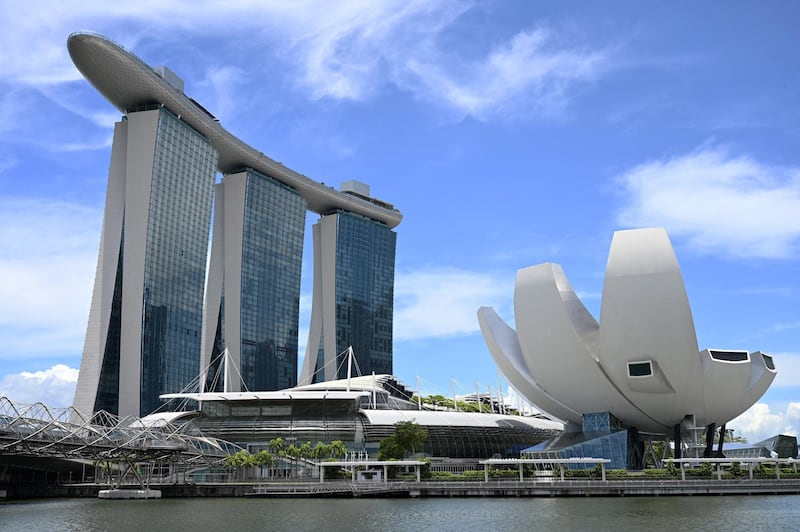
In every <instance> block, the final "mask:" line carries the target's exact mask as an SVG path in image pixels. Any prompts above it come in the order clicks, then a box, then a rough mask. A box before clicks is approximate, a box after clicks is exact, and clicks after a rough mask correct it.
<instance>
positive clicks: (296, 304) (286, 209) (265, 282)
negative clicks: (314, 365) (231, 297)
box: [240, 170, 306, 390]
mask: <svg viewBox="0 0 800 532" xmlns="http://www.w3.org/2000/svg"><path fill="white" fill-rule="evenodd" d="M305 220H306V201H305V200H304V199H303V197H302V196H300V194H299V193H298V192H297V191H295V190H293V189H291V188H289V187H287V186H285V185H283V184H281V183H279V182H278V181H275V180H273V179H270V178H268V177H266V176H264V175H262V174H260V173H258V172H256V171H254V170H248V171H247V189H246V193H245V207H244V227H243V235H242V262H241V264H242V286H241V297H242V299H241V301H242V303H241V338H242V343H241V351H240V353H241V373H242V378H243V380H244V383H245V385H246V386H247V388H248V389H250V390H280V389H284V388H290V387H292V386H295V385H296V384H297V337H298V328H299V325H298V322H299V314H300V276H301V273H302V259H303V236H304V229H305Z"/></svg>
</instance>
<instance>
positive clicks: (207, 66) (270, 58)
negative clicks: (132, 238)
mask: <svg viewBox="0 0 800 532" xmlns="http://www.w3.org/2000/svg"><path fill="white" fill-rule="evenodd" d="M120 4H121V3H120ZM224 6H225V7H224V8H222V7H220V6H219V5H218V4H216V3H213V2H202V1H193V2H189V1H173V2H166V1H164V2H162V1H156V0H141V1H139V2H136V3H131V4H130V5H127V6H125V5H119V6H109V5H106V3H105V2H94V3H93V2H60V3H53V2H42V1H38V0H32V1H27V2H25V3H18V2H13V3H12V2H11V1H10V0H0V7H2V8H3V9H2V12H3V13H4V16H3V18H2V20H1V21H0V29H1V30H2V31H0V74H1V75H0V191H2V192H0V252H1V253H0V300H1V301H2V304H0V343H1V344H2V345H3V350H2V354H0V359H2V367H3V370H2V371H1V372H0V394H6V395H9V396H10V397H11V398H12V399H15V400H18V401H22V402H32V401H35V400H44V401H46V402H48V403H50V404H52V405H56V406H58V405H65V404H69V403H70V402H71V396H72V390H73V389H74V382H75V378H76V373H77V370H76V368H77V367H78V366H79V363H80V353H81V350H82V345H83V335H84V333H85V327H86V320H87V316H88V307H89V301H90V298H91V286H92V280H93V278H94V270H95V267H96V257H97V248H98V243H99V237H100V221H101V216H102V208H103V201H104V195H105V187H106V177H107V170H108V164H109V159H110V144H111V135H112V126H113V123H114V122H115V121H116V120H118V119H119V113H118V112H117V111H116V110H115V109H114V108H113V107H112V106H111V105H110V104H109V103H107V102H106V101H105V100H104V99H103V98H102V97H101V96H100V95H99V94H98V93H97V92H96V91H95V90H94V89H93V88H92V87H91V86H90V85H89V84H88V82H86V81H85V80H84V79H83V78H82V77H81V76H80V74H79V73H78V72H77V71H76V69H75V68H74V67H73V65H72V62H71V61H70V59H69V56H68V54H67V51H66V39H67V36H68V35H69V34H70V33H71V32H73V31H78V30H92V31H96V32H99V33H102V34H104V35H106V36H108V37H110V38H111V39H113V40H115V41H116V42H118V43H120V44H121V45H123V46H124V47H125V48H127V49H128V50H130V51H132V52H133V53H135V54H136V55H138V56H139V57H141V58H142V59H143V60H144V61H145V62H147V63H149V64H151V65H161V64H166V65H168V66H169V67H170V68H171V69H172V70H174V71H175V72H176V73H177V74H178V75H180V76H181V77H182V78H183V79H184V80H185V83H186V92H187V94H189V95H190V96H192V97H194V98H195V99H197V100H198V101H200V102H201V103H202V104H203V105H204V106H205V107H206V108H208V109H209V110H210V111H211V112H213V113H214V114H215V115H216V116H217V117H218V118H220V120H221V122H222V124H223V125H224V126H225V127H226V128H227V129H228V130H229V131H231V132H232V133H234V134H235V135H237V136H239V137H240V138H242V139H243V140H245V141H246V142H248V143H249V144H251V145H252V146H254V147H257V148H258V149H259V150H262V151H264V152H265V153H267V154H268V155H270V156H271V157H272V158H274V159H276V160H278V161H282V162H283V163H284V164H286V165H288V166H290V167H292V168H294V169H296V170H298V171H300V172H303V173H304V174H306V175H308V176H311V177H312V178H314V179H317V180H319V181H323V182H325V183H327V184H331V185H338V184H339V183H340V182H342V181H345V180H349V179H357V180H361V181H364V182H367V183H368V184H369V185H370V186H371V189H372V193H373V195H374V196H376V197H378V198H381V199H384V200H386V201H389V202H391V203H393V204H395V205H396V206H397V207H398V208H399V209H400V210H401V211H402V212H403V214H404V216H405V219H404V221H403V223H402V224H401V225H400V226H399V227H398V228H397V232H398V248H397V277H396V294H395V295H396V297H395V318H396V324H395V347H394V352H395V355H394V356H395V373H396V374H397V375H398V376H399V377H400V378H401V379H402V380H404V381H405V382H406V383H407V384H409V385H411V386H414V385H415V384H416V378H417V376H418V375H419V376H420V377H421V379H422V386H423V392H426V393H427V392H429V393H444V394H449V392H450V389H451V382H452V379H454V381H455V383H456V384H455V387H456V392H457V393H469V392H470V391H472V390H474V388H475V383H476V382H479V383H480V386H481V387H482V388H484V389H485V387H486V386H487V385H490V384H491V385H493V386H495V387H496V384H497V377H496V370H495V367H494V364H493V362H492V360H491V357H490V355H489V353H488V351H487V349H486V347H485V345H484V343H483V340H482V338H481V335H480V332H479V330H478V324H477V319H476V317H475V313H476V310H477V308H478V307H479V306H482V305H493V306H494V307H495V308H496V309H497V310H498V312H499V313H500V314H501V315H502V316H503V317H505V318H506V319H507V320H508V321H509V322H510V323H513V310H512V305H513V301H512V298H513V288H514V276H515V273H516V270H517V269H519V268H522V267H526V266H529V265H533V264H538V263H541V262H557V263H560V264H561V265H562V266H563V268H564V271H565V272H566V274H567V276H568V277H569V279H570V281H571V283H572V285H573V286H574V287H575V289H576V290H577V291H578V292H579V294H580V295H581V297H582V299H583V301H584V303H585V304H586V305H587V307H588V308H589V309H590V310H591V311H592V312H593V314H594V315H595V316H596V317H597V316H599V308H600V293H601V291H602V283H603V272H604V269H605V261H606V257H607V253H608V247H609V244H610V242H611V236H612V233H613V231H614V230H617V229H624V228H632V227H648V226H664V227H666V228H667V230H668V231H669V233H670V235H671V237H672V241H673V244H674V247H675V250H676V253H677V256H678V260H679V262H680V264H681V267H682V270H683V274H684V279H685V282H686V288H687V291H688V294H689V300H690V302H691V304H692V310H693V314H694V318H695V325H696V328H697V333H698V340H699V343H700V346H701V348H703V347H716V348H741V349H749V350H756V349H761V350H763V351H765V352H767V353H770V354H772V355H774V357H775V361H776V364H777V366H778V369H779V376H778V377H777V379H776V381H775V383H774V384H773V385H772V387H771V389H770V390H769V391H768V392H767V394H766V395H765V396H764V397H763V398H762V400H761V401H760V402H759V403H758V404H757V405H756V406H754V407H753V408H752V409H751V410H750V411H748V413H746V414H745V415H744V416H742V417H741V418H740V419H738V420H737V421H735V422H734V423H732V426H733V427H734V428H735V429H736V430H737V431H739V432H740V433H741V434H743V435H744V436H746V437H748V438H750V440H751V441H755V440H756V439H758V438H760V437H762V436H768V435H772V434H774V433H776V432H791V433H795V434H796V433H797V431H798V429H800V312H798V307H799V305H798V303H800V281H798V278H799V276H798V273H800V152H798V150H797V147H798V144H800V142H799V141H800V127H798V125H797V124H800V106H798V96H800V89H798V87H800V68H798V66H799V65H798V59H797V53H796V51H797V49H798V47H799V45H800V42H799V41H800V33H798V32H797V31H796V21H797V20H798V15H800V7H798V6H797V5H796V4H795V3H793V2H788V1H786V2H780V1H776V2H771V3H769V4H768V5H766V6H765V5H763V4H761V5H759V4H757V3H755V2H725V3H724V4H723V3H719V2H703V3H697V2H671V3H669V4H667V3H656V2H648V3H642V2H633V1H631V2H625V1H619V2H614V3H612V4H610V6H611V7H609V4H606V3H602V2H570V3H568V7H564V6H563V5H562V3H557V2H527V1H486V2H469V1H453V2H450V1H445V0H442V1H438V2H415V1H396V2H392V1H386V2H379V1H371V0H363V1H349V2H348V1H343V2H336V3H333V2H327V1H299V2H297V1H296V2H268V1H267V2H264V1H255V0H253V1H246V0H243V1H236V0H234V1H228V2H225V3H224ZM315 218H316V215H313V214H310V215H309V219H308V222H309V224H310V223H312V222H313V221H314V219H315ZM310 258H311V252H310V235H307V246H306V257H305V259H306V264H305V265H304V275H305V279H304V287H303V299H302V309H301V310H302V314H303V330H302V331H301V335H300V339H299V340H300V344H301V352H302V349H303V347H304V345H305V342H306V338H305V334H306V331H307V323H308V314H309V311H310V292H311V284H310V281H311V279H310V264H309V259H310Z"/></svg>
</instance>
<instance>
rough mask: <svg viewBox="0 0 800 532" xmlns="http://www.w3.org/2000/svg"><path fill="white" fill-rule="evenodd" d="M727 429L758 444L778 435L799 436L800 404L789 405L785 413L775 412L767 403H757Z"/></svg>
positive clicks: (731, 422)
mask: <svg viewBox="0 0 800 532" xmlns="http://www.w3.org/2000/svg"><path fill="white" fill-rule="evenodd" d="M727 428H732V429H734V435H736V436H743V437H744V438H746V439H747V441H748V442H749V443H756V442H759V441H762V440H765V439H766V438H769V437H771V436H774V435H776V434H788V435H791V436H797V435H798V429H799V428H800V403H789V404H788V405H787V406H786V410H784V411H783V412H773V411H772V409H771V408H770V406H769V405H768V404H766V403H756V404H754V405H753V406H751V407H750V409H749V410H747V411H746V412H745V413H743V414H742V415H740V416H739V417H737V418H736V419H734V420H733V421H730V422H729V423H728V424H727Z"/></svg>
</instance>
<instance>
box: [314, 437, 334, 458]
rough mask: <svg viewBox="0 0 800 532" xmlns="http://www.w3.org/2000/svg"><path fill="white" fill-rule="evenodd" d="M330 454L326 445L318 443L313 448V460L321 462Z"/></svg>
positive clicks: (329, 448)
mask: <svg viewBox="0 0 800 532" xmlns="http://www.w3.org/2000/svg"><path fill="white" fill-rule="evenodd" d="M330 454H331V446H330V445H328V444H327V443H324V442H321V441H318V442H317V445H316V446H315V447H314V458H316V459H317V460H322V459H323V458H327V457H328V456H329V455H330Z"/></svg>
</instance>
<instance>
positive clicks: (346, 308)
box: [336, 211, 397, 378]
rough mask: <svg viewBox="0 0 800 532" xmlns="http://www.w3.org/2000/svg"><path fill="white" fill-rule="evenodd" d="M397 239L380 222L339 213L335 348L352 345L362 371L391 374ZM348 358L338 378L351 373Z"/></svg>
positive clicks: (340, 350) (340, 363)
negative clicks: (347, 362)
mask: <svg viewBox="0 0 800 532" xmlns="http://www.w3.org/2000/svg"><path fill="white" fill-rule="evenodd" d="M396 241H397V234H396V233H395V232H393V231H392V230H391V229H389V227H387V226H386V225H384V224H382V223H380V222H376V221H374V220H370V219H369V218H365V217H363V216H359V215H357V214H352V213H347V212H341V211H340V212H339V213H338V229H337V239H336V352H337V353H342V352H343V351H345V350H346V349H347V348H348V347H349V346H353V352H354V353H355V356H356V360H357V361H358V366H359V369H360V370H361V374H362V375H368V374H370V373H372V372H373V371H374V372H375V373H377V374H391V373H392V319H393V303H394V258H395V245H396ZM342 356H344V355H342ZM343 362H344V361H343V360H339V361H337V367H340V370H339V374H338V378H345V377H346V376H347V364H346V363H343Z"/></svg>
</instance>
